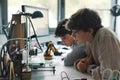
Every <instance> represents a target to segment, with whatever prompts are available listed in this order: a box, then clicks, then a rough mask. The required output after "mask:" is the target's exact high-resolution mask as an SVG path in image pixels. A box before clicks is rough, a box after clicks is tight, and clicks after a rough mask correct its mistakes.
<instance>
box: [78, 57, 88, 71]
mask: <svg viewBox="0 0 120 80" xmlns="http://www.w3.org/2000/svg"><path fill="white" fill-rule="evenodd" d="M76 67H77V69H78V70H79V71H80V72H86V70H87V68H88V63H87V60H86V58H83V59H81V60H80V61H79V62H78V63H77V65H76Z"/></svg>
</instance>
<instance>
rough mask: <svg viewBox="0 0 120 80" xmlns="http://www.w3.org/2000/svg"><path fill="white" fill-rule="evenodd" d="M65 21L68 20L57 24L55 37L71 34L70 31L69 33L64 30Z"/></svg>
mask: <svg viewBox="0 0 120 80" xmlns="http://www.w3.org/2000/svg"><path fill="white" fill-rule="evenodd" d="M67 21H68V19H64V20H61V21H60V22H59V23H58V25H57V28H56V30H55V37H63V36H65V35H66V34H70V35H71V34H72V31H69V30H67V29H66V28H65V24H66V23H67Z"/></svg>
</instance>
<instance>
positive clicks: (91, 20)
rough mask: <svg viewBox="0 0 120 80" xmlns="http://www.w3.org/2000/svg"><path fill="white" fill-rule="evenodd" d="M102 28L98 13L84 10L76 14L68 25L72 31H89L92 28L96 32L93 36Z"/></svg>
mask: <svg viewBox="0 0 120 80" xmlns="http://www.w3.org/2000/svg"><path fill="white" fill-rule="evenodd" d="M101 27H103V26H102V25H101V19H100V17H99V15H98V13H97V12H95V11H93V10H91V9H88V8H83V9H79V10H78V11H77V12H76V13H74V14H73V15H72V16H71V18H70V19H69V21H68V23H67V28H68V29H70V30H83V31H85V32H87V31H89V30H90V28H92V29H93V30H94V32H93V36H95V34H96V32H97V30H99V29H100V28H101Z"/></svg>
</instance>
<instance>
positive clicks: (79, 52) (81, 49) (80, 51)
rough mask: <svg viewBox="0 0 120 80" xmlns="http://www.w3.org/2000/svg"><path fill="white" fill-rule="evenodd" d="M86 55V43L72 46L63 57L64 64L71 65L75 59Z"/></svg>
mask: <svg viewBox="0 0 120 80" xmlns="http://www.w3.org/2000/svg"><path fill="white" fill-rule="evenodd" d="M84 57H86V45H82V46H76V47H74V48H73V50H72V52H71V53H68V54H67V56H66V57H65V58H64V65H65V66H73V65H74V62H75V61H76V60H77V59H81V58H84Z"/></svg>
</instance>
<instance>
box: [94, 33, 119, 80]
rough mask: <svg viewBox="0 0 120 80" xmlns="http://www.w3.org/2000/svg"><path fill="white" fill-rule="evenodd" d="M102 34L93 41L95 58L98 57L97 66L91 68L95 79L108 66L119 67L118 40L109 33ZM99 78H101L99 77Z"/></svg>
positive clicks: (96, 79)
mask: <svg viewBox="0 0 120 80" xmlns="http://www.w3.org/2000/svg"><path fill="white" fill-rule="evenodd" d="M106 34H107V33H106ZM106 34H104V36H103V35H102V36H100V37H99V38H97V39H96V41H95V43H94V54H93V55H94V56H95V60H97V59H98V61H99V66H98V67H97V68H96V69H94V70H93V73H92V74H93V76H94V79H95V80H99V79H98V76H99V78H101V76H102V73H103V70H105V69H107V68H110V69H112V70H114V69H120V64H119V61H120V43H119V40H118V39H117V38H116V37H115V36H114V35H112V34H111V33H110V34H107V35H106ZM100 80H101V79H100Z"/></svg>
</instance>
